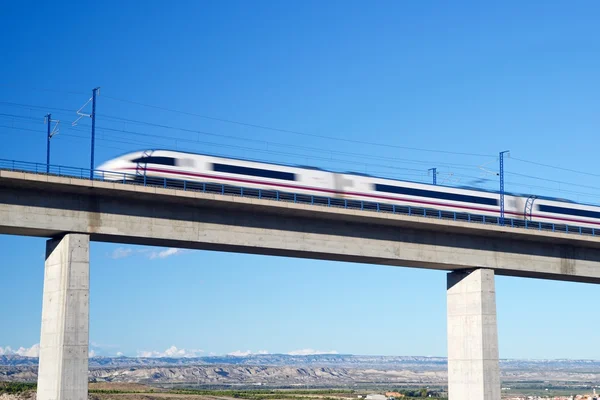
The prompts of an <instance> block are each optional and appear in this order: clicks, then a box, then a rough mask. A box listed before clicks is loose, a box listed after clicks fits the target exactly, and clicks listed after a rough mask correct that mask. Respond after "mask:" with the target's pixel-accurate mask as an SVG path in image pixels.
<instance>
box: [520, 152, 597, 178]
mask: <svg viewBox="0 0 600 400" xmlns="http://www.w3.org/2000/svg"><path fill="white" fill-rule="evenodd" d="M511 159H512V160H516V161H520V162H524V163H528V164H533V165H539V166H540V167H547V168H554V169H558V170H561V171H567V172H574V173H577V174H583V175H589V176H595V177H598V178H600V174H593V173H591V172H585V171H577V170H574V169H570V168H563V167H556V166H554V165H549V164H542V163H539V162H535V161H528V160H523V159H521V158H515V157H511Z"/></svg>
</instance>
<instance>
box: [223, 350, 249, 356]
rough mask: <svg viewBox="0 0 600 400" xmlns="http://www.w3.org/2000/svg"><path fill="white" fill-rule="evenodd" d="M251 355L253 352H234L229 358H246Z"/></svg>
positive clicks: (229, 354)
mask: <svg viewBox="0 0 600 400" xmlns="http://www.w3.org/2000/svg"><path fill="white" fill-rule="evenodd" d="M250 354H252V352H251V351H250V350H247V351H240V350H237V351H233V352H231V353H227V355H228V356H233V357H246V356H249V355H250Z"/></svg>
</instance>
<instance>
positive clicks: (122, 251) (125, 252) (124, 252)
mask: <svg viewBox="0 0 600 400" xmlns="http://www.w3.org/2000/svg"><path fill="white" fill-rule="evenodd" d="M132 254H133V250H132V249H129V248H123V247H119V248H117V249H115V250H114V251H113V252H112V254H111V255H110V258H112V259H113V260H117V259H119V258H125V257H129V256H130V255H132Z"/></svg>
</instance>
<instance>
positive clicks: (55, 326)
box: [37, 234, 90, 400]
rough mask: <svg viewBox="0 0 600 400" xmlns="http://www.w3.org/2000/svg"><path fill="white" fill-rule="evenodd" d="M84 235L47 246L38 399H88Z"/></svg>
mask: <svg viewBox="0 0 600 400" xmlns="http://www.w3.org/2000/svg"><path fill="white" fill-rule="evenodd" d="M89 244H90V239H89V236H88V235H80V234H67V235H65V236H64V237H62V238H57V239H52V240H49V241H48V242H47V243H46V266H45V271H44V297H43V305H42V329H41V338H40V359H39V370H38V386H37V400H87V398H88V341H89V294H90V290H89V278H90V263H89V260H90V259H89V249H90V245H89Z"/></svg>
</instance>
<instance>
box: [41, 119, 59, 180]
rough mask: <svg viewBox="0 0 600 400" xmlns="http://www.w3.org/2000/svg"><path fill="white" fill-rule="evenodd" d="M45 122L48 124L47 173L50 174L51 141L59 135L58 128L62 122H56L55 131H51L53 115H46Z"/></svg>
mask: <svg viewBox="0 0 600 400" xmlns="http://www.w3.org/2000/svg"><path fill="white" fill-rule="evenodd" d="M45 120H46V123H47V124H48V136H47V140H48V143H47V144H46V173H47V174H48V173H50V139H52V136H54V135H55V134H57V133H58V130H57V129H56V128H57V127H58V123H59V122H60V121H58V120H57V121H55V122H56V125H54V129H53V130H52V131H51V130H50V124H51V123H52V114H46V117H45Z"/></svg>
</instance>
